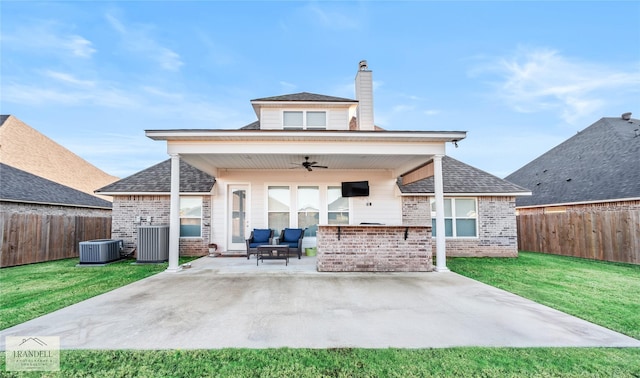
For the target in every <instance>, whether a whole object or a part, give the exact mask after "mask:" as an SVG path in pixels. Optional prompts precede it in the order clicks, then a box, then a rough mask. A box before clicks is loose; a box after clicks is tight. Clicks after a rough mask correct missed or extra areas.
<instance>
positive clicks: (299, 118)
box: [282, 111, 327, 130]
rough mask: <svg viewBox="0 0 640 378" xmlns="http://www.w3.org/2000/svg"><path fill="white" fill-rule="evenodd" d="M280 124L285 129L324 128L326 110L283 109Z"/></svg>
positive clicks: (325, 124)
mask: <svg viewBox="0 0 640 378" xmlns="http://www.w3.org/2000/svg"><path fill="white" fill-rule="evenodd" d="M282 126H283V128H284V129H285V130H325V129H326V128H327V112H325V111H284V112H283V114H282Z"/></svg>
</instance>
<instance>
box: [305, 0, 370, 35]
mask: <svg viewBox="0 0 640 378" xmlns="http://www.w3.org/2000/svg"><path fill="white" fill-rule="evenodd" d="M323 5H324V7H320V4H318V3H310V4H309V5H308V6H307V8H306V10H307V11H308V12H309V13H310V14H311V17H312V19H313V20H314V21H315V22H316V23H318V24H320V26H322V27H323V28H325V29H330V30H338V31H340V30H355V29H358V28H360V25H359V21H358V18H357V17H354V15H353V14H350V13H346V12H340V11H336V10H328V9H327V5H326V4H323ZM331 5H335V4H331Z"/></svg>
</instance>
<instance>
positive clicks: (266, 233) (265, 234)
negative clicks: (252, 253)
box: [252, 229, 271, 244]
mask: <svg viewBox="0 0 640 378" xmlns="http://www.w3.org/2000/svg"><path fill="white" fill-rule="evenodd" d="M270 237H271V230H269V229H267V230H264V229H255V230H253V240H252V243H260V244H264V243H268V242H269V238H270Z"/></svg>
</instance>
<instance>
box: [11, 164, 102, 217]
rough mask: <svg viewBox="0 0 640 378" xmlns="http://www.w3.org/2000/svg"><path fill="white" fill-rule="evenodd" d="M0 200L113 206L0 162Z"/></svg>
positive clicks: (75, 205) (83, 205) (76, 205)
mask: <svg viewBox="0 0 640 378" xmlns="http://www.w3.org/2000/svg"><path fill="white" fill-rule="evenodd" d="M0 177H2V179H1V180H0V200H5V201H11V202H30V203H42V204H55V205H62V206H74V207H99V208H108V209H110V208H111V202H109V201H105V200H103V199H101V198H98V197H94V196H92V195H90V194H87V193H84V192H81V191H79V190H75V189H73V188H70V187H68V186H64V185H62V184H58V183H56V182H53V181H51V180H47V179H45V178H42V177H40V176H36V175H33V174H31V173H29V172H25V171H23V170H20V169H18V168H14V167H12V166H9V165H6V164H2V163H0Z"/></svg>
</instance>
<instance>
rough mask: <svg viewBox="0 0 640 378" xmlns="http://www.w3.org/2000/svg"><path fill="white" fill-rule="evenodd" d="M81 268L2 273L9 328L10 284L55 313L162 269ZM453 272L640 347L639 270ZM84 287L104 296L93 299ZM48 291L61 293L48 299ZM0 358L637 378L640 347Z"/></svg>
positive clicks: (358, 373) (201, 369) (260, 370)
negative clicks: (635, 341)
mask: <svg viewBox="0 0 640 378" xmlns="http://www.w3.org/2000/svg"><path fill="white" fill-rule="evenodd" d="M76 262H77V260H72V261H68V260H65V261H60V262H52V263H46V264H42V265H41V264H35V265H30V266H26V267H16V268H7V269H3V270H2V271H0V275H1V276H0V295H2V297H1V298H2V299H1V300H2V309H1V310H0V316H1V318H2V319H3V321H4V318H5V303H9V302H6V298H5V294H6V291H5V290H6V286H7V284H8V283H10V284H11V286H17V288H16V290H22V288H21V287H22V286H26V287H27V288H25V289H24V290H25V294H29V293H30V294H29V298H28V299H25V300H19V299H18V298H16V297H14V298H13V299H12V300H11V301H10V303H12V304H13V305H14V306H18V308H19V310H20V311H22V308H23V307H31V306H33V302H36V303H37V302H42V303H43V305H38V306H35V307H39V308H40V310H39V311H40V312H42V311H47V312H48V311H53V307H58V308H59V307H64V306H65V305H66V304H60V305H58V306H53V304H47V305H44V304H45V303H50V302H56V301H57V300H59V299H56V298H62V297H64V298H66V300H67V301H68V302H73V301H79V300H81V298H84V297H85V296H86V297H89V296H93V295H96V294H98V293H99V292H98V291H102V292H104V291H108V290H111V289H113V288H115V287H118V286H120V285H124V284H125V283H127V282H130V281H135V280H136V279H140V278H143V277H146V276H147V275H151V274H154V273H155V272H156V271H161V270H163V269H164V268H165V266H132V265H129V264H126V263H125V264H114V265H111V266H109V267H105V268H82V269H80V268H75V267H74V266H75V263H76ZM181 263H182V262H181ZM448 266H449V267H450V268H451V269H452V270H453V271H455V272H458V273H460V274H463V275H466V276H469V277H471V278H474V279H477V280H479V281H483V282H486V283H488V284H491V285H494V286H497V287H501V288H503V289H505V290H508V291H511V292H514V293H517V294H519V295H522V296H524V297H527V298H530V299H533V300H535V301H537V302H540V303H544V304H546V305H548V306H551V307H554V308H557V309H560V310H562V311H565V312H569V313H572V314H573V315H576V316H578V317H581V318H584V319H587V320H590V321H592V322H594V323H597V324H600V325H603V326H605V327H608V328H611V329H614V330H617V331H619V332H622V333H625V334H627V335H629V336H632V337H636V338H639V334H638V332H640V323H639V321H640V318H639V317H640V308H639V307H638V306H640V304H639V303H638V302H639V301H638V298H640V267H638V266H632V265H625V264H611V263H602V262H596V261H589V260H581V259H573V258H567V257H561V256H550V255H542V254H536V253H524V252H523V253H521V254H520V257H519V258H517V259H497V258H491V259H483V258H468V259H467V258H456V259H451V260H450V261H449V262H448ZM110 269H111V270H110ZM13 270H16V273H13ZM103 274H104V275H105V276H103ZM124 276H126V277H124ZM32 281H35V282H32ZM94 281H99V282H100V283H99V284H98V282H95V283H94ZM87 282H92V283H94V284H95V286H99V287H102V288H101V289H100V290H97V291H92V293H88V292H87V289H86V288H85V287H86V286H87V285H86V283H87ZM31 286H33V288H29V287H31ZM89 286H93V285H89ZM49 287H54V289H55V290H54V291H53V293H54V294H51V298H46V297H48V296H49V293H48V291H43V290H45V289H46V290H48V289H49ZM65 288H66V289H65ZM64 291H71V292H75V293H74V294H73V295H66V294H64V293H63V292H64ZM67 297H68V298H67ZM74 298H75V299H74ZM73 303H75V302H73ZM67 304H70V303H67ZM21 306H22V307H21ZM48 307H51V308H52V309H50V310H44V309H45V308H48ZM20 311H18V312H20ZM36 312H37V311H36ZM1 355H3V353H0V376H3V377H4V376H6V377H294V376H295V377H425V376H433V377H603V376H604V377H636V378H637V377H640V348H446V349H358V348H346V349H289V348H279V349H219V350H155V351H153V350H152V351H134V350H116V351H95V350H62V351H61V358H60V361H61V371H60V372H33V373H19V372H6V371H4V370H5V359H4V358H1V357H2V356H1Z"/></svg>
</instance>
